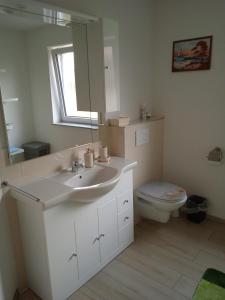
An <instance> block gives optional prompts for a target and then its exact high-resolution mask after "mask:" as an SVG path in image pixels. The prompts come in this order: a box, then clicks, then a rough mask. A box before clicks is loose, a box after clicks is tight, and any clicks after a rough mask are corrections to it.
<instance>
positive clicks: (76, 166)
mask: <svg viewBox="0 0 225 300" xmlns="http://www.w3.org/2000/svg"><path fill="white" fill-rule="evenodd" d="M83 167H84V165H83V163H81V162H79V161H77V160H75V161H73V162H72V172H73V173H75V174H77V173H78V172H79V171H80V170H81V169H83Z"/></svg>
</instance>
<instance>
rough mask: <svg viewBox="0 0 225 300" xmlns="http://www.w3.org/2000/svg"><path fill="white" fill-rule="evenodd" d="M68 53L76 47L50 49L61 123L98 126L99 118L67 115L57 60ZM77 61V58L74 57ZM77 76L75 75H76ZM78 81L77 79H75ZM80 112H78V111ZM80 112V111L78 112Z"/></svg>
mask: <svg viewBox="0 0 225 300" xmlns="http://www.w3.org/2000/svg"><path fill="white" fill-rule="evenodd" d="M68 52H74V47H73V45H72V44H66V45H60V46H58V47H51V48H50V56H51V59H52V65H53V68H52V72H53V73H54V74H53V76H54V77H55V81H56V88H57V90H56V92H57V95H58V99H59V109H60V117H61V122H62V123H72V124H79V125H82V124H84V125H90V126H92V125H94V126H96V125H98V117H97V118H93V117H91V114H92V113H93V112H91V111H90V112H89V113H90V117H83V116H79V115H78V116H74V117H68V116H67V115H66V108H65V99H64V94H63V87H62V82H61V75H60V67H59V63H58V59H57V55H58V54H63V53H68ZM74 59H75V57H74ZM74 76H75V74H74ZM75 80H76V79H75ZM77 111H78V110H77ZM78 112H79V111H78Z"/></svg>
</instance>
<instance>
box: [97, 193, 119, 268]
mask: <svg viewBox="0 0 225 300" xmlns="http://www.w3.org/2000/svg"><path fill="white" fill-rule="evenodd" d="M107 197H108V196H107ZM98 215H99V238H100V255H101V263H104V262H106V261H107V260H110V258H112V257H113V255H114V253H115V252H116V250H117V249H118V222H117V204H116V199H115V198H112V199H109V200H106V202H105V203H104V204H103V205H102V206H101V207H99V209H98Z"/></svg>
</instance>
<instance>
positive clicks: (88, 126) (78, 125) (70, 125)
mask: <svg viewBox="0 0 225 300" xmlns="http://www.w3.org/2000/svg"><path fill="white" fill-rule="evenodd" d="M52 125H57V126H67V127H77V128H83V129H94V130H97V129H98V125H94V124H93V125H91V124H79V123H66V122H57V123H53V124H52Z"/></svg>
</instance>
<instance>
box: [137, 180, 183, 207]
mask: <svg viewBox="0 0 225 300" xmlns="http://www.w3.org/2000/svg"><path fill="white" fill-rule="evenodd" d="M136 195H137V196H138V197H140V198H142V199H144V200H145V201H148V202H151V201H152V200H153V199H152V198H154V200H155V201H159V202H166V203H177V202H181V201H184V200H185V199H186V198H187V195H186V192H185V190H184V189H183V188H181V187H179V186H177V185H174V184H172V183H168V182H159V181H155V182H151V183H147V184H145V185H143V186H142V187H141V188H139V189H138V190H137V193H136Z"/></svg>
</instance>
